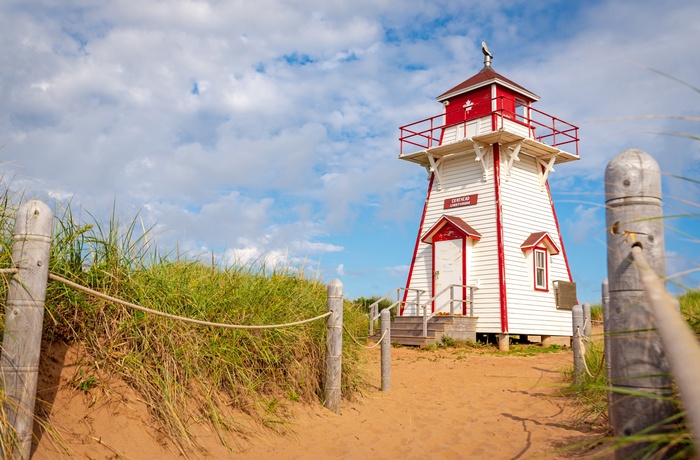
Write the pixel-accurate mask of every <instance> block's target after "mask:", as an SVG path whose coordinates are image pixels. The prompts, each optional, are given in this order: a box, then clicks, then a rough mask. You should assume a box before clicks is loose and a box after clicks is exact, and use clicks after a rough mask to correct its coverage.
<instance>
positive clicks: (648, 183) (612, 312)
mask: <svg viewBox="0 0 700 460" xmlns="http://www.w3.org/2000/svg"><path fill="white" fill-rule="evenodd" d="M605 200H606V227H607V230H608V231H606V233H607V246H608V290H609V295H610V300H609V305H608V307H607V308H606V311H607V316H606V317H605V320H604V325H605V344H606V346H605V348H606V350H607V351H608V352H609V354H610V368H609V374H608V380H609V382H610V385H611V386H612V387H613V389H620V391H619V392H616V391H612V392H611V393H610V395H609V396H610V398H609V399H610V405H609V409H608V410H609V412H610V420H611V424H612V428H613V432H614V435H615V436H618V437H624V436H630V435H633V434H635V433H638V432H640V431H642V430H644V429H646V428H648V427H650V426H652V425H655V424H658V423H660V422H662V421H663V420H665V419H667V418H668V417H670V416H672V415H673V414H674V412H675V410H674V407H673V404H672V403H671V402H670V401H669V400H667V399H666V400H664V399H661V398H658V397H654V396H670V395H671V394H672V382H671V375H670V369H669V365H668V360H667V359H666V355H665V353H664V349H663V345H662V342H661V337H660V336H659V333H658V331H657V330H656V324H655V322H654V320H653V317H652V314H651V311H650V305H649V299H648V298H647V296H646V294H645V292H644V287H643V285H642V282H641V280H640V269H639V267H638V265H637V264H635V263H634V261H633V259H632V255H631V249H632V246H633V245H635V244H641V245H642V246H643V247H644V252H645V254H646V255H647V257H648V258H649V261H650V265H651V269H652V270H653V271H654V272H655V273H657V274H659V275H660V276H664V275H665V272H666V269H665V260H664V226H663V216H662V209H661V174H660V171H659V165H658V164H657V163H656V161H655V160H654V159H653V158H651V157H650V156H649V155H647V154H646V153H644V152H642V151H639V150H633V149H630V150H626V151H624V152H622V153H621V154H619V155H618V156H616V157H615V158H613V159H612V160H611V161H610V163H609V164H608V166H607V168H606V170H605ZM635 393H636V395H635ZM640 393H647V394H649V395H650V397H646V396H642V395H639V394H640ZM665 428H666V427H658V428H657V429H656V430H654V431H655V432H658V431H663V430H664V429H665ZM643 447H645V446H643V445H640V444H631V445H627V446H625V447H623V448H621V449H619V450H618V451H616V457H617V458H628V457H634V456H635V454H636V453H637V452H639V450H640V449H642V448H643Z"/></svg>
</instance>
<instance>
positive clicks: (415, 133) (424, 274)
mask: <svg viewBox="0 0 700 460" xmlns="http://www.w3.org/2000/svg"><path fill="white" fill-rule="evenodd" d="M482 51H483V54H484V67H483V68H482V69H481V71H480V72H478V73H477V74H476V75H474V76H472V77H470V78H468V79H466V80H464V81H463V82H461V83H459V84H458V85H456V86H455V87H453V88H451V89H449V90H447V91H445V92H444V93H442V94H441V95H439V96H438V97H437V101H438V102H440V103H441V104H442V106H443V107H442V111H441V113H439V114H438V115H435V116H433V117H429V118H425V119H422V120H419V121H416V122H413V123H410V124H407V125H405V126H402V127H401V128H400V153H399V159H401V160H403V161H409V162H412V163H416V164H417V165H419V166H421V167H422V168H424V169H425V171H426V172H427V176H428V189H427V194H426V200H425V205H424V209H423V213H422V216H421V218H420V223H419V225H418V234H417V238H416V243H415V248H414V251H413V257H412V259H411V264H410V269H409V273H408V278H407V281H406V286H405V288H404V289H403V299H402V301H401V308H400V316H402V317H421V318H422V320H423V322H424V325H423V327H422V329H423V334H424V335H427V334H426V332H427V330H428V329H429V327H428V326H427V324H425V323H429V322H433V321H435V320H436V319H438V318H439V317H441V316H448V317H458V318H459V317H461V318H465V319H470V323H469V324H470V326H469V327H471V332H473V333H474V335H473V336H475V334H476V333H482V334H493V335H497V336H498V338H499V345H500V348H501V349H507V346H508V343H509V339H510V336H512V335H518V336H521V337H522V336H528V337H530V336H540V337H542V338H543V342H545V341H546V339H547V338H548V337H552V336H571V311H570V310H571V308H572V306H573V305H574V304H575V302H576V288H575V283H574V281H573V279H572V277H571V270H570V268H569V262H568V260H567V257H566V251H565V247H564V241H563V239H562V235H561V231H560V227H559V223H558V221H557V215H556V212H555V209H554V203H553V201H552V196H551V193H550V190H549V185H548V178H549V177H550V174H552V173H554V171H555V168H556V169H558V166H559V165H561V164H563V163H568V162H571V161H575V160H578V159H579V152H578V128H577V127H576V126H574V125H573V124H571V123H567V122H565V121H563V120H561V119H559V118H556V117H554V116H552V115H548V114H546V113H545V112H542V111H540V110H538V109H536V108H535V107H534V106H535V103H536V102H537V101H538V100H539V97H538V96H537V95H536V94H535V93H533V92H531V91H530V90H528V89H526V88H524V87H523V86H521V85H519V84H518V83H516V82H514V81H512V80H510V79H508V78H506V77H504V76H503V75H501V74H499V73H497V72H496V71H495V70H494V69H493V67H492V66H491V61H492V58H493V56H492V54H491V53H490V52H489V50H488V48H487V47H486V44H485V43H482ZM455 330H461V329H460V327H457V328H456V329H455ZM394 334H395V332H394V331H393V330H392V340H393V339H394V337H395V336H394ZM396 334H397V336H399V335H400V333H399V332H398V331H397V332H396ZM448 335H449V334H448Z"/></svg>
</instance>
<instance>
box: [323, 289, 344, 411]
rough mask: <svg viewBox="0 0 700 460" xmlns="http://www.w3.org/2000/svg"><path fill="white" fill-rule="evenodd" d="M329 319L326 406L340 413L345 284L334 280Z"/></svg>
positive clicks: (328, 306)
mask: <svg viewBox="0 0 700 460" xmlns="http://www.w3.org/2000/svg"><path fill="white" fill-rule="evenodd" d="M326 306H327V308H328V311H330V312H332V314H331V315H330V316H329V317H328V323H327V328H328V331H327V333H326V388H325V390H326V401H325V402H324V406H325V407H326V408H327V409H329V410H332V411H333V412H335V413H336V414H339V413H340V381H341V372H340V371H341V368H342V358H343V283H341V282H340V280H339V279H334V280H333V281H331V282H330V283H328V300H327V302H326Z"/></svg>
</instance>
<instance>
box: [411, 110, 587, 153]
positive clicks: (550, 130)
mask: <svg viewBox="0 0 700 460" xmlns="http://www.w3.org/2000/svg"><path fill="white" fill-rule="evenodd" d="M494 101H495V102H496V103H495V107H501V108H497V109H496V110H490V108H491V107H493V106H494V104H493V102H494ZM508 106H512V107H522V110H523V112H524V114H521V113H518V112H516V111H514V110H509V109H507V108H502V107H508ZM475 114H479V115H475ZM489 116H490V117H491V120H492V122H493V123H494V125H495V126H496V128H495V131H498V130H502V129H505V130H507V128H504V124H505V121H506V120H508V121H512V122H515V123H517V124H519V125H522V126H524V127H526V128H527V132H528V133H530V134H529V136H528V137H529V138H530V139H533V140H536V141H538V142H542V143H544V144H547V145H549V146H552V147H557V148H560V149H561V147H562V146H565V145H570V144H573V145H574V149H573V150H574V151H573V152H569V153H573V154H575V155H576V156H578V140H579V139H578V127H577V126H574V125H572V124H571V123H568V122H566V121H564V120H561V119H559V118H556V117H553V116H551V115H549V114H547V113H545V112H542V111H540V110H537V109H535V108H533V107H525V106H520V105H519V104H518V102H517V101H515V100H514V99H510V98H507V97H504V96H499V97H497V98H494V99H490V100H487V101H482V102H479V103H475V104H474V105H472V106H471V107H470V108H469V110H465V109H464V108H459V109H456V110H452V111H449V112H445V113H441V114H440V115H435V116H433V117H430V118H425V119H423V120H419V121H416V122H413V123H411V124H408V125H405V126H401V128H399V129H400V130H401V136H400V137H399V141H400V143H401V150H400V154H401V155H403V154H404V145H405V146H406V150H408V151H407V152H405V153H412V151H419V150H425V149H428V148H430V147H436V146H438V145H440V142H441V141H442V135H443V133H444V132H445V130H446V129H447V128H452V127H460V125H461V126H462V127H463V129H464V135H463V137H467V136H466V129H467V122H469V121H471V120H476V119H479V118H485V117H489ZM448 119H449V120H450V123H447V122H446V120H448ZM412 147H414V148H415V147H418V148H417V149H412ZM409 149H410V150H409ZM566 150H567V151H568V149H566Z"/></svg>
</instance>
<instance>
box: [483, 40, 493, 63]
mask: <svg viewBox="0 0 700 460" xmlns="http://www.w3.org/2000/svg"><path fill="white" fill-rule="evenodd" d="M481 52H482V53H484V67H491V59H493V54H491V52H490V51H489V47H488V46H486V42H481Z"/></svg>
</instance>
